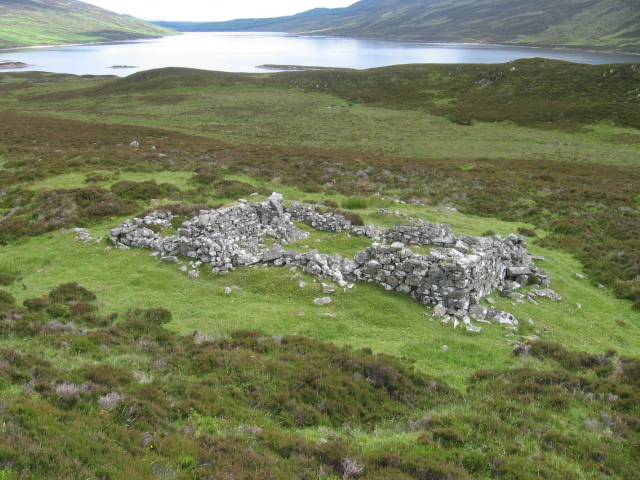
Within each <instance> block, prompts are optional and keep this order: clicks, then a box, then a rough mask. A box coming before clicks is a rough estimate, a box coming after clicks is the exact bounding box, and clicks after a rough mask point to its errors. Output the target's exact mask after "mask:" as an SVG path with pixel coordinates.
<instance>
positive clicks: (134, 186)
mask: <svg viewBox="0 0 640 480" xmlns="http://www.w3.org/2000/svg"><path fill="white" fill-rule="evenodd" d="M111 191H112V192H113V193H115V194H116V195H118V196H119V197H120V198H124V199H125V200H151V199H152V198H166V197H169V196H171V195H173V194H175V193H176V192H178V191H179V190H178V188H177V187H176V186H175V185H173V184H171V183H162V184H160V185H158V184H157V183H156V181H155V180H150V181H145V182H133V181H121V182H118V183H114V184H113V185H111Z"/></svg>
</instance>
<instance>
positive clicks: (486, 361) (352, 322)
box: [0, 206, 640, 385]
mask: <svg viewBox="0 0 640 480" xmlns="http://www.w3.org/2000/svg"><path fill="white" fill-rule="evenodd" d="M399 208H400V209H401V210H402V211H407V212H409V213H410V214H411V215H413V216H416V217H420V218H424V219H428V220H430V221H440V222H442V221H446V222H448V223H451V224H452V225H453V226H454V231H455V232H456V233H458V234H477V233H478V231H479V230H487V229H492V230H494V231H496V232H497V233H500V234H503V235H506V234H508V233H510V232H513V231H515V230H516V229H517V227H518V226H519V224H509V223H505V222H499V221H496V220H490V219H486V218H485V219H480V218H477V217H467V216H464V215H462V214H460V213H449V212H436V211H433V210H429V209H425V208H424V207H422V208H421V207H409V206H407V207H404V206H400V207H399ZM421 211H423V212H424V215H421V214H420V213H421ZM374 216H375V215H374ZM116 223H117V221H115V222H114V221H112V222H109V223H107V224H102V225H101V226H96V227H92V228H91V229H90V231H91V233H92V235H93V236H103V237H106V236H107V233H108V229H109V228H110V227H111V226H113V225H115V224H116ZM49 237H50V238H48V239H46V240H45V239H37V240H36V239H34V240H30V241H28V242H26V243H23V244H18V245H9V246H5V247H0V271H1V272H5V273H11V274H19V275H20V276H21V277H22V278H23V280H22V283H23V284H24V285H25V286H26V287H27V288H26V289H24V288H23V287H22V286H20V285H19V284H17V285H15V286H14V287H12V288H10V289H9V290H10V291H11V292H12V293H13V294H14V295H15V296H16V298H17V299H18V301H20V302H21V301H22V300H24V299H25V298H29V297H33V296H37V295H41V294H43V293H45V292H46V291H47V290H48V289H50V288H52V287H54V286H55V285H58V284H60V283H63V282H67V281H77V282H79V283H81V284H82V285H84V286H86V287H87V288H89V289H90V290H92V291H95V290H96V289H101V288H102V287H106V288H105V289H104V290H102V291H100V298H101V300H102V302H103V306H102V307H101V308H102V311H103V312H104V313H105V314H106V313H108V312H111V311H125V310H128V309H129V308H132V307H136V306H140V307H152V306H161V307H164V308H168V309H170V310H171V311H172V312H173V315H174V321H173V322H172V323H171V324H170V327H171V328H172V329H173V330H175V331H177V332H179V333H182V334H185V333H189V332H192V331H194V330H199V331H202V332H203V333H206V334H218V335H219V334H223V335H226V334H228V333H229V332H231V331H232V330H234V329H238V328H243V329H257V330H261V331H264V332H266V333H269V334H272V335H278V334H285V333H295V334H300V335H307V336H312V337H315V338H321V339H323V340H326V341H331V342H335V343H337V344H340V345H353V346H354V347H357V348H362V347H370V348H372V349H373V350H374V351H375V352H384V353H388V354H393V355H398V356H406V357H410V358H413V359H415V360H416V365H417V366H418V367H419V368H420V369H421V370H423V371H434V370H433V369H435V371H441V372H448V374H447V375H448V378H449V381H451V382H453V383H454V384H456V385H457V384H459V382H461V381H462V380H463V379H464V378H466V377H467V376H468V375H469V374H471V372H473V371H474V370H475V369H477V368H480V366H482V367H485V368H502V367H505V366H507V365H509V364H511V362H512V360H511V359H510V358H509V356H508V355H507V354H508V352H509V350H510V347H509V345H508V342H509V338H508V337H505V334H506V333H507V332H506V331H505V330H503V329H502V328H500V327H498V326H486V327H485V328H484V329H483V332H482V334H480V335H474V334H468V333H466V332H463V331H461V330H460V331H456V330H453V329H452V328H451V326H445V325H441V324H440V323H439V322H437V321H431V320H430V319H429V318H428V317H424V316H423V315H422V314H423V313H424V312H428V311H429V307H425V306H422V305H420V304H417V303H416V302H415V301H414V300H413V299H411V297H410V296H408V295H403V294H399V293H394V292H385V291H384V290H383V289H382V288H381V287H379V286H376V285H370V284H361V283H359V284H357V285H356V287H355V288H354V289H353V290H351V291H348V292H342V291H338V292H337V293H336V294H335V296H334V302H332V303H330V304H328V305H326V306H322V307H318V306H316V305H314V304H313V299H314V298H317V297H319V296H323V295H322V293H321V287H320V283H319V282H314V279H313V277H310V276H308V275H303V277H302V280H305V281H307V282H308V283H309V285H308V286H307V287H305V288H300V287H299V286H298V280H296V279H293V280H292V276H293V275H294V273H293V272H291V271H289V270H288V269H284V268H282V269H279V268H269V269H262V268H260V269H257V270H254V269H245V270H239V271H236V272H231V273H229V274H226V275H223V276H219V275H213V274H205V275H204V276H202V277H201V278H199V279H197V280H195V281H194V280H191V279H190V278H189V277H188V276H187V275H186V274H185V273H182V272H180V271H179V268H177V267H176V266H175V265H169V264H165V263H163V262H159V261H158V260H157V259H155V258H153V257H149V252H148V251H145V250H136V249H134V250H132V251H120V250H117V249H109V251H105V249H107V247H108V246H109V245H108V244H107V243H106V241H104V242H101V243H99V244H82V243H80V242H77V241H74V235H73V234H67V235H63V236H55V235H50V236H49ZM300 243H303V244H306V245H309V248H317V249H318V250H319V251H321V252H326V253H341V254H350V255H353V254H354V253H355V252H356V251H358V250H360V249H362V248H364V247H365V246H366V244H367V243H368V240H367V239H363V238H361V237H352V238H346V235H345V234H327V233H320V232H316V233H314V234H313V235H312V237H311V238H310V239H308V240H305V241H302V242H300ZM291 248H297V245H292V246H291ZM532 250H533V251H534V253H536V254H539V255H543V256H545V257H546V259H547V260H546V261H545V262H544V263H543V267H544V268H546V269H548V270H549V271H550V273H551V274H552V276H553V279H554V284H553V286H554V288H556V289H557V291H558V292H559V293H560V294H561V295H562V296H563V298H564V299H563V301H562V302H559V303H554V302H550V301H545V300H542V301H541V302H540V305H532V304H530V303H528V302H527V303H524V304H519V303H513V304H512V303H511V302H512V301H510V300H508V299H502V298H498V297H497V295H496V296H495V298H496V300H497V302H498V303H497V306H498V308H502V309H505V310H507V311H510V312H513V313H514V314H515V315H516V317H517V318H519V319H520V320H521V322H522V323H523V324H524V327H523V328H525V330H529V331H530V333H535V334H539V335H540V336H541V338H543V339H544V340H545V341H553V342H559V343H562V344H564V345H566V346H567V347H568V348H572V349H579V350H585V351H590V352H600V351H605V350H607V349H611V348H615V349H617V350H618V351H619V352H620V353H621V354H625V355H638V354H639V352H640V344H639V343H638V340H637V339H638V338H640V336H639V335H638V333H639V332H640V318H639V316H638V313H637V312H635V311H634V310H632V309H631V308H630V306H629V305H628V304H627V303H625V302H624V301H620V300H615V299H614V298H613V297H612V295H611V293H610V292H609V291H607V290H601V289H598V288H595V287H593V286H591V285H590V282H589V281H588V280H586V279H585V280H579V279H577V278H576V277H575V274H576V273H578V272H581V271H582V268H581V266H580V264H579V263H578V262H576V261H575V260H573V259H572V258H571V257H570V256H569V255H566V254H562V253H558V252H554V251H550V250H546V249H541V248H537V247H535V246H534V247H532ZM234 285H235V286H238V287H240V290H239V291H234V292H233V293H232V294H228V295H227V294H224V289H225V287H228V286H234ZM587 299H588V300H587ZM577 303H582V304H583V308H582V309H579V308H577V306H576V304H577ZM238 312H242V315H239V313H238ZM322 313H335V314H337V318H330V317H324V316H322V315H321V314H322ZM529 318H532V319H534V320H535V322H536V324H535V326H533V327H529V326H527V323H526V322H527V320H528V319H529ZM543 328H547V329H549V330H550V331H549V332H545V331H544V330H543ZM443 345H448V346H449V350H448V351H447V352H443V351H442V349H441V347H442V346H443ZM496 351H502V352H503V355H496Z"/></svg>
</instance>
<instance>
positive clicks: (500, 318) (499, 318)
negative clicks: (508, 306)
mask: <svg viewBox="0 0 640 480" xmlns="http://www.w3.org/2000/svg"><path fill="white" fill-rule="evenodd" d="M492 320H494V321H495V322H497V323H499V324H500V325H514V326H515V325H518V320H516V317H514V316H513V315H512V314H510V313H508V312H502V311H498V312H497V314H496V316H495V317H493V318H492Z"/></svg>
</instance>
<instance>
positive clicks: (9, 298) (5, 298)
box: [0, 288, 16, 308]
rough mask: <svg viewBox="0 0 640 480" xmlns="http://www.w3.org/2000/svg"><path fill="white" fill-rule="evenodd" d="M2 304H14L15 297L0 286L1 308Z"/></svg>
mask: <svg viewBox="0 0 640 480" xmlns="http://www.w3.org/2000/svg"><path fill="white" fill-rule="evenodd" d="M2 304H5V305H15V304H16V299H15V298H14V296H13V295H11V293H9V292H7V291H6V290H3V289H1V288H0V308H2Z"/></svg>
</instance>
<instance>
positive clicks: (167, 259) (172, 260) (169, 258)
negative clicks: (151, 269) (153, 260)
mask: <svg viewBox="0 0 640 480" xmlns="http://www.w3.org/2000/svg"><path fill="white" fill-rule="evenodd" d="M160 260H162V261H163V262H167V263H178V261H179V260H178V257H176V256H174V255H169V256H167V257H160Z"/></svg>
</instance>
